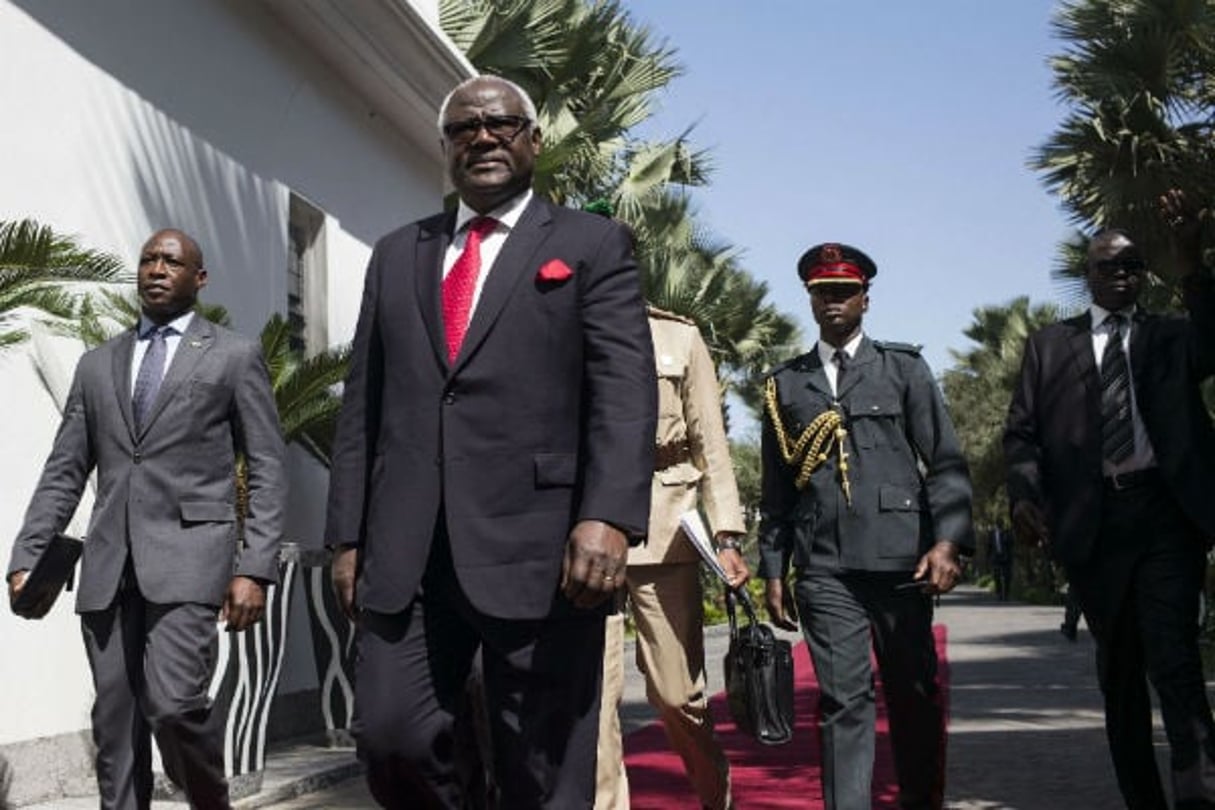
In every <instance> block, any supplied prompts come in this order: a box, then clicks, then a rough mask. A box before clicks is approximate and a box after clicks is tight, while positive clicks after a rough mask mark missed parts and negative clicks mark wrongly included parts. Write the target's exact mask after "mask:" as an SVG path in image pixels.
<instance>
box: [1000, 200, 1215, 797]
mask: <svg viewBox="0 0 1215 810" xmlns="http://www.w3.org/2000/svg"><path fill="white" fill-rule="evenodd" d="M1160 205H1161V209H1162V212H1163V213H1164V214H1165V215H1166V216H1167V218H1168V222H1169V224H1170V226H1171V227H1172V229H1173V230H1172V233H1173V237H1174V254H1175V255H1177V256H1179V257H1180V260H1181V261H1180V265H1181V266H1180V267H1179V269H1178V273H1179V274H1180V287H1181V290H1182V294H1183V300H1184V302H1185V306H1186V308H1187V309H1188V310H1189V317H1188V318H1181V317H1165V316H1160V315H1152V314H1149V313H1146V312H1144V311H1143V310H1142V309H1141V308H1140V307H1139V306H1138V305H1137V301H1138V298H1139V294H1140V291H1141V290H1142V288H1143V285H1144V274H1145V273H1146V271H1147V263H1146V261H1145V259H1144V254H1143V252H1142V251H1141V250H1140V248H1139V246H1138V245H1136V244H1135V241H1134V239H1133V238H1132V237H1131V235H1130V234H1128V233H1127V232H1126V231H1122V230H1114V229H1111V230H1105V231H1101V232H1100V233H1098V234H1096V235H1095V236H1093V237H1092V239H1091V241H1090V242H1089V246H1088V257H1087V267H1088V271H1087V275H1086V280H1087V283H1088V288H1089V292H1090V293H1091V295H1092V305H1091V306H1090V307H1089V309H1088V311H1086V312H1084V313H1082V314H1081V315H1079V316H1077V317H1074V318H1069V319H1067V320H1064V321H1061V322H1059V323H1056V324H1053V325H1051V326H1048V327H1046V328H1044V329H1042V330H1040V331H1038V332H1037V333H1035V334H1033V335H1031V336H1030V337H1029V339H1028V340H1027V342H1026V345H1025V354H1024V358H1023V361H1022V367H1021V377H1020V381H1019V383H1018V385H1017V387H1016V388H1015V390H1014V393H1013V400H1012V404H1011V406H1010V408H1009V412H1008V423H1007V428H1006V432H1005V436H1004V455H1005V461H1006V464H1007V465H1008V496H1009V502H1010V504H1011V506H1012V518H1013V525H1014V528H1015V529H1016V531H1017V534H1018V536H1019V537H1020V538H1022V539H1023V540H1025V541H1029V542H1036V543H1049V545H1050V549H1051V552H1052V554H1053V555H1054V557H1055V558H1056V559H1057V560H1058V561H1059V562H1061V563H1062V564H1063V566H1064V568H1065V570H1066V572H1067V577H1068V580H1069V587H1070V590H1071V592H1072V593H1073V594H1075V596H1076V598H1077V600H1078V602H1079V604H1080V607H1081V608H1082V610H1083V611H1084V617H1085V619H1086V620H1087V622H1088V625H1089V628H1090V629H1091V631H1092V634H1093V638H1094V639H1095V640H1096V645H1097V675H1098V680H1099V682H1100V684H1101V689H1102V692H1103V694H1104V696H1105V725H1106V734H1107V738H1108V740H1109V746H1110V753H1111V754H1112V757H1113V761H1114V770H1115V772H1116V773H1117V776H1118V784H1119V787H1120V788H1121V791H1122V795H1123V797H1124V798H1125V799H1126V803H1127V806H1128V807H1132V808H1164V807H1166V806H1167V805H1166V803H1165V794H1164V790H1163V787H1162V785H1161V780H1160V775H1159V773H1158V772H1157V769H1156V760H1155V755H1154V752H1153V744H1152V716H1151V711H1152V707H1151V700H1150V698H1149V694H1148V688H1147V680H1149V679H1150V680H1151V682H1152V685H1153V686H1154V687H1155V690H1156V693H1157V694H1158V696H1159V699H1160V710H1161V715H1162V717H1163V720H1164V727H1165V731H1166V734H1167V736H1168V740H1169V745H1170V748H1171V770H1172V782H1173V791H1172V792H1173V798H1174V801H1175V802H1176V804H1175V805H1174V806H1175V807H1177V808H1212V807H1215V724H1213V723H1212V719H1211V710H1210V707H1209V706H1208V703H1207V698H1206V691H1205V687H1204V681H1203V671H1202V660H1201V658H1200V656H1199V651H1198V601H1199V593H1200V592H1201V590H1202V586H1203V579H1204V572H1205V569H1206V550H1207V546H1208V544H1209V542H1210V540H1211V538H1212V537H1215V498H1213V497H1212V493H1215V432H1213V431H1212V427H1211V420H1210V417H1209V415H1208V414H1207V411H1206V408H1205V407H1204V405H1203V401H1202V396H1201V393H1200V390H1199V385H1200V383H1201V382H1202V381H1203V380H1204V379H1206V378H1208V377H1210V376H1211V375H1212V374H1213V373H1215V283H1213V281H1212V278H1211V273H1210V271H1209V270H1208V269H1205V268H1202V266H1201V265H1202V261H1201V247H1200V242H1199V230H1200V228H1199V217H1198V216H1196V215H1195V214H1193V213H1192V212H1189V211H1188V210H1187V207H1186V205H1185V201H1184V198H1183V197H1182V196H1181V195H1180V193H1178V192H1170V193H1169V194H1166V195H1165V196H1164V197H1162V198H1161V200H1160ZM1145 675H1146V678H1145Z"/></svg>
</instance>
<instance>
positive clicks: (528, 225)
mask: <svg viewBox="0 0 1215 810" xmlns="http://www.w3.org/2000/svg"><path fill="white" fill-rule="evenodd" d="M552 219H553V218H552V214H551V212H550V211H549V210H548V203H545V202H544V201H542V200H541V199H540V198H539V197H533V198H532V201H531V202H530V203H529V204H528V206H527V208H525V209H524V211H523V214H522V215H521V216H520V217H519V221H518V222H516V223H515V227H514V228H512V229H511V232H510V234H509V235H508V236H507V237H506V242H505V244H503V245H502V250H500V251H499V252H498V258H497V259H495V260H494V264H493V267H492V268H490V271H489V275H488V276H486V278H485V286H484V287H482V288H481V298H480V299H479V300H478V301H477V308H476V309H474V310H473V314H472V320H471V321H469V324H468V332H467V333H466V334H465V335H464V343H463V344H461V346H460V354H459V355H458V356H457V357H456V362H455V364H454V366H453V367H452V371H455V370H456V369H458V368H459V367H460V366H461V365H463V364H464V363H465V362H467V361H468V358H469V356H470V355H471V354H472V353H473V352H474V351H475V350H476V348H477V346H479V345H480V344H481V341H483V340H485V337H486V335H488V334H489V330H490V329H491V328H492V327H493V324H494V321H496V320H497V319H498V316H499V315H501V314H502V308H503V307H504V306H506V302H507V300H509V299H510V296H511V292H512V291H513V290H514V289H515V287H516V286H517V285H518V284H519V282H520V281H521V280H522V279H524V278H529V277H530V276H532V275H533V274H535V272H536V271H537V270H539V269H540V263H539V262H537V261H534V260H533V256H534V254H535V253H536V251H537V250H539V248H540V245H541V244H543V242H544V239H545V237H546V236H547V232H548V225H549V224H550V223H551V222H552Z"/></svg>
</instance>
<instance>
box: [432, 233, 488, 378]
mask: <svg viewBox="0 0 1215 810" xmlns="http://www.w3.org/2000/svg"><path fill="white" fill-rule="evenodd" d="M497 225H498V220H496V219H494V218H493V217H476V218H475V219H473V220H471V221H470V222H469V223H468V235H467V236H466V237H465V240H464V252H463V253H461V254H460V257H459V258H458V259H456V263H455V264H453V265H452V266H451V270H449V271H448V273H447V277H446V278H444V279H443V327H444V329H445V330H446V332H447V359H448V362H451V363H454V362H456V356H457V355H458V354H459V353H460V344H461V343H463V342H464V333H465V332H467V331H468V316H469V313H470V312H471V311H472V302H473V293H474V292H476V290H477V276H478V275H480V273H481V240H482V239H484V238H485V237H486V235H488V234H489V233H490V232H491V231H492V230H493V229H494V228H495V227H497Z"/></svg>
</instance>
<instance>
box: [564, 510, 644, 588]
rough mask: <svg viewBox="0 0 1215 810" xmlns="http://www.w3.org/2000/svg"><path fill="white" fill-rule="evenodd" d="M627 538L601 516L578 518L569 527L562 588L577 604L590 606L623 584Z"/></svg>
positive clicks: (627, 553) (627, 552) (627, 547)
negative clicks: (599, 518)
mask: <svg viewBox="0 0 1215 810" xmlns="http://www.w3.org/2000/svg"><path fill="white" fill-rule="evenodd" d="M628 557H629V541H628V539H627V538H626V537H625V536H624V532H622V531H620V530H619V529H617V528H616V527H614V526H611V525H609V524H607V523H604V522H603V521H601V520H580V521H578V522H577V523H576V524H574V528H573V529H571V530H570V536H569V540H568V541H567V542H566V544H565V560H564V561H563V562H562V564H561V592H562V593H563V594H565V596H566V598H567V599H569V600H570V601H571V602H573V603H574V605H575V606H576V607H580V608H592V607H595V606H596V605H598V604H599V603H601V602H602V601H603V600H605V599H607V598H608V597H609V596H611V595H612V594H614V593H615V592H616V589H617V588H623V587H624V569H625V566H626V565H627V564H628Z"/></svg>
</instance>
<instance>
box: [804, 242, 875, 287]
mask: <svg viewBox="0 0 1215 810" xmlns="http://www.w3.org/2000/svg"><path fill="white" fill-rule="evenodd" d="M797 274H798V276H800V277H801V280H802V281H803V282H805V284H806V286H807V287H814V286H816V285H819V284H860V285H862V286H864V287H868V286H869V280H870V279H872V278H873V277H874V276H876V275H877V265H876V264H874V263H873V259H871V258H869V257H868V256H866V255H865V253H864V251H862V250H859V249H858V248H854V247H853V246H852V245H845V244H841V243H840V242H824V243H823V244H821V245H815V246H814V247H812V248H810V249H809V250H807V251H806V252H805V253H803V254H802V257H801V258H800V259H798V260H797Z"/></svg>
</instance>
